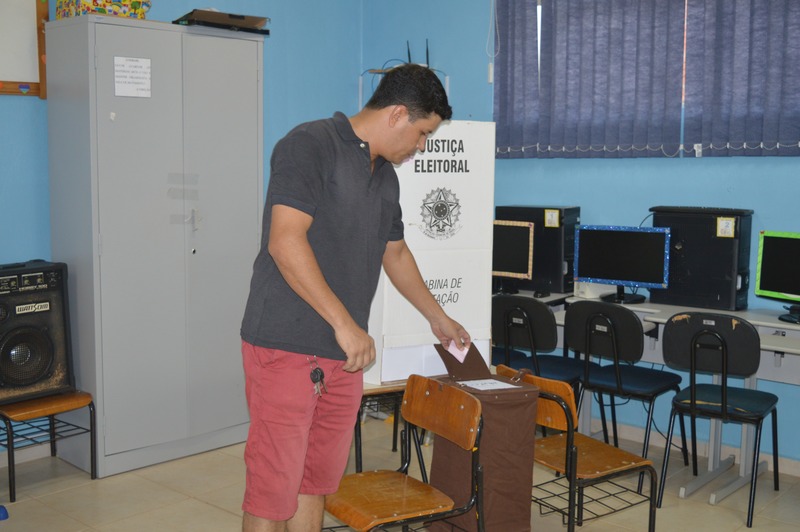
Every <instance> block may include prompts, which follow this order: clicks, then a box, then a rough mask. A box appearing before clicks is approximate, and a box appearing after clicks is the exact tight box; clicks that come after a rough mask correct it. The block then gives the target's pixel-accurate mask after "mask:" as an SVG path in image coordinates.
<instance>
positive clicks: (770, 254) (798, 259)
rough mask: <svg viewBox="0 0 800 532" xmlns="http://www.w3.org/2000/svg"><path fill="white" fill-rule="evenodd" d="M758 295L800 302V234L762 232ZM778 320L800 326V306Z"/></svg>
mask: <svg viewBox="0 0 800 532" xmlns="http://www.w3.org/2000/svg"><path fill="white" fill-rule="evenodd" d="M755 294H756V295H757V296H762V297H769V298H773V299H778V300H781V301H788V302H793V303H797V302H800V233H786V232H779V231H761V233H760V234H759V236H758V263H757V265H756V288H755ZM786 309H787V310H788V311H789V314H784V315H782V316H779V319H781V320H783V321H787V322H790V323H800V305H789V306H787V307H786Z"/></svg>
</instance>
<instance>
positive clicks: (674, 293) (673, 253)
mask: <svg viewBox="0 0 800 532" xmlns="http://www.w3.org/2000/svg"><path fill="white" fill-rule="evenodd" d="M650 211H651V212H653V226H655V227H669V228H670V233H671V238H670V257H669V286H668V287H667V288H666V289H664V290H650V300H651V301H652V302H653V303H665V304H668V305H682V306H689V307H699V308H710V309H723V310H743V309H746V308H747V294H748V291H749V290H748V289H749V286H750V236H751V227H752V215H753V211H751V210H747V209H728V208H712V207H651V208H650Z"/></svg>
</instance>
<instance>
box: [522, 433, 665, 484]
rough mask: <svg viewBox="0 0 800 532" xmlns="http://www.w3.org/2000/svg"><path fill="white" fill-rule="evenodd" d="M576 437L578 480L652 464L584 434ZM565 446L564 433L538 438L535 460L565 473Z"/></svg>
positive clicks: (605, 475)
mask: <svg viewBox="0 0 800 532" xmlns="http://www.w3.org/2000/svg"><path fill="white" fill-rule="evenodd" d="M574 438H575V440H574V444H575V446H576V447H577V448H578V467H577V471H576V475H575V476H576V478H579V479H594V478H601V477H608V476H611V475H615V474H617V473H621V472H623V471H630V470H632V469H638V468H642V467H646V466H652V465H653V463H652V462H651V461H650V460H648V459H647V458H642V457H641V456H638V455H635V454H633V453H629V452H628V451H625V450H623V449H619V448H617V447H613V446H611V445H608V444H607V443H605V442H603V441H601V440H596V439H594V438H592V437H589V436H586V435H585V434H581V433H579V432H575V433H574ZM566 445H567V438H566V435H565V434H563V433H562V434H556V435H553V436H548V437H546V438H539V439H537V440H536V451H535V453H534V455H533V456H534V458H533V459H534V460H535V461H536V462H538V463H539V464H541V465H543V466H545V467H548V468H550V469H553V470H554V471H558V472H559V473H562V474H564V473H566V470H567V469H566V465H565V463H564V462H565V459H566V455H567V453H566Z"/></svg>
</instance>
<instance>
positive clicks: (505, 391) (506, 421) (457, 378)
mask: <svg viewBox="0 0 800 532" xmlns="http://www.w3.org/2000/svg"><path fill="white" fill-rule="evenodd" d="M436 349H437V351H439V355H440V356H441V357H442V360H443V361H444V363H445V367H446V368H447V373H448V375H447V376H443V377H436V378H437V379H440V380H442V381H444V382H448V383H464V382H468V381H471V380H476V379H491V380H494V381H496V382H498V383H505V384H513V385H514V386H513V387H512V388H502V389H477V388H473V387H471V386H469V385H468V384H463V386H465V388H466V389H467V391H469V392H470V393H471V394H473V395H474V396H475V397H477V398H478V399H480V401H481V408H482V410H483V434H482V436H481V445H480V461H481V465H482V466H483V478H484V490H483V497H484V523H485V525H486V530H487V531H500V530H502V531H503V532H521V531H525V532H528V531H530V529H531V485H532V484H533V450H534V435H535V427H536V400H537V398H538V396H539V389H538V388H536V387H535V386H532V385H529V384H525V383H511V381H510V380H509V379H507V378H505V377H500V376H497V375H492V374H491V372H490V371H489V368H488V367H487V366H486V363H485V362H484V361H483V358H482V357H481V355H480V353H479V352H478V350H477V349H476V348H475V347H474V346H471V347H470V350H469V352H468V353H467V357H466V358H465V360H464V362H463V363H461V362H459V361H458V360H456V359H455V358H454V357H453V356H452V355H451V354H450V353H448V352H447V350H445V349H443V348H442V347H441V346H438V345H437V346H436ZM470 460H471V457H470V453H469V452H468V451H464V450H463V449H461V448H459V447H456V446H455V445H453V444H451V443H450V442H448V441H447V440H444V439H438V440H436V441H434V445H433V459H432V461H431V474H430V482H431V484H432V485H433V486H435V487H436V488H438V489H440V490H442V491H444V492H445V493H447V494H449V495H450V496H451V497H453V499H454V500H455V502H456V505H459V504H463V503H465V502H466V501H467V500H468V499H469V496H470ZM477 529H478V527H477V522H476V519H475V512H474V511H473V512H469V513H467V514H465V515H461V516H458V517H455V518H452V519H448V520H446V521H437V522H435V523H431V526H430V528H429V530H433V531H451V530H469V531H473V530H477Z"/></svg>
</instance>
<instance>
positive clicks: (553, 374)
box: [537, 355, 600, 383]
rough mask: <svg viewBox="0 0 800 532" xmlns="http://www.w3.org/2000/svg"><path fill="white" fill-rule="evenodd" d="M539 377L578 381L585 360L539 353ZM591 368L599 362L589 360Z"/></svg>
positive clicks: (581, 374) (580, 378)
mask: <svg viewBox="0 0 800 532" xmlns="http://www.w3.org/2000/svg"><path fill="white" fill-rule="evenodd" d="M537 359H538V361H539V371H540V373H541V375H540V377H544V378H545V379H553V380H557V381H564V382H569V383H573V382H578V381H580V380H582V379H583V372H584V365H585V361H583V360H579V359H577V358H568V357H563V356H559V355H539V356H538V357H537ZM590 364H591V366H592V370H594V368H595V366H597V368H599V367H600V365H599V364H596V363H594V362H590Z"/></svg>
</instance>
